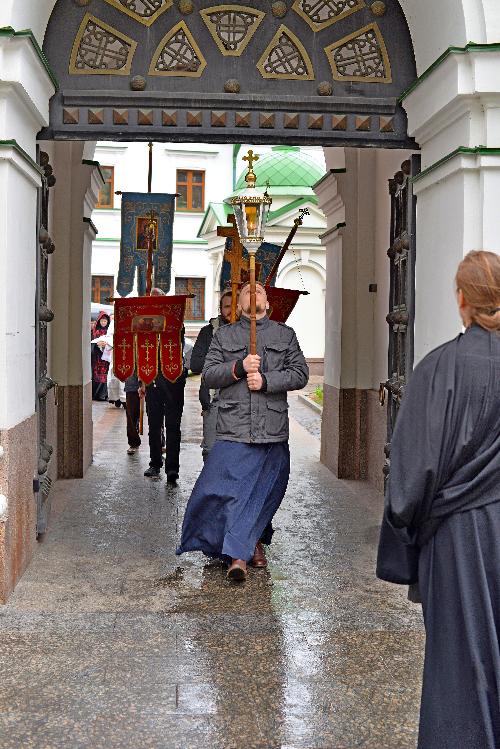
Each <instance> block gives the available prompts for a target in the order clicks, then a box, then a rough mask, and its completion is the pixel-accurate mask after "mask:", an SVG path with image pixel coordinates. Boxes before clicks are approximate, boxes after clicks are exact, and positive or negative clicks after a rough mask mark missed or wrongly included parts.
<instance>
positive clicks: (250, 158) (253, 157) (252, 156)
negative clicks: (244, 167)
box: [243, 149, 259, 187]
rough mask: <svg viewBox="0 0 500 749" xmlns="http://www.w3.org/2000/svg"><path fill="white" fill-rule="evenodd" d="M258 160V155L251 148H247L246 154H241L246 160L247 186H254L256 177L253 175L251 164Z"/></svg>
mask: <svg viewBox="0 0 500 749" xmlns="http://www.w3.org/2000/svg"><path fill="white" fill-rule="evenodd" d="M258 160H259V155H258V154H257V153H254V152H253V151H252V149H250V150H249V152H248V153H247V155H246V156H243V161H248V172H247V174H246V176H245V182H246V183H247V185H248V187H255V183H256V181H257V177H256V176H255V172H254V170H253V164H254V161H258Z"/></svg>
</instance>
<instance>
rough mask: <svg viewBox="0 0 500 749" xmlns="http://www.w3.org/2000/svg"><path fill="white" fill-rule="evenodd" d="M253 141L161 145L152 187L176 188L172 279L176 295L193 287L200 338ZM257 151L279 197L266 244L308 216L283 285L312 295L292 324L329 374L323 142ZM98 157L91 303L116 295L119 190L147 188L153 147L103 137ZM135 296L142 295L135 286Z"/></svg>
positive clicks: (193, 323)
mask: <svg viewBox="0 0 500 749" xmlns="http://www.w3.org/2000/svg"><path fill="white" fill-rule="evenodd" d="M251 147H252V146H250V145H241V144H236V145H234V146H233V145H227V144H217V145H207V144H204V143H193V144H168V143H157V144H155V145H154V147H153V171H152V185H151V189H152V192H166V193H177V194H178V195H179V198H178V199H177V201H176V211H175V215H174V239H173V254H172V284H171V290H170V293H172V294H173V293H175V292H178V293H185V292H188V293H191V294H194V295H195V298H194V299H193V300H189V301H188V307H187V314H186V332H187V335H188V336H190V337H196V334H197V332H198V331H199V329H200V327H201V326H202V325H205V324H206V323H207V322H208V320H210V318H211V317H215V316H216V315H217V314H218V306H219V298H220V273H221V268H222V260H223V255H224V242H225V240H224V238H222V237H218V236H217V227H218V226H229V224H228V223H227V215H228V213H230V210H229V207H228V206H227V204H226V203H225V202H224V201H225V199H226V198H228V197H230V196H231V195H232V194H234V193H237V192H238V191H239V190H241V189H242V187H243V186H244V184H245V183H244V179H243V177H244V174H245V173H246V167H245V162H244V161H243V160H242V159H243V156H245V154H246V152H247V150H248V149H249V148H251ZM253 150H254V151H255V152H256V153H257V154H259V160H258V161H257V162H256V165H255V171H256V174H257V178H258V185H259V186H265V185H266V184H267V183H269V185H270V187H269V193H270V195H271V197H272V199H273V203H272V206H271V213H270V215H269V219H268V222H267V227H266V237H265V238H266V241H267V242H271V243H274V244H278V245H283V244H284V242H285V240H286V237H287V236H288V233H289V231H290V229H291V227H292V226H293V222H294V219H295V218H297V216H298V215H299V214H298V211H299V209H301V208H307V209H308V211H309V215H307V216H305V218H304V223H303V225H302V226H300V227H299V229H298V231H297V234H296V236H295V238H294V242H293V244H292V248H291V249H290V250H289V251H288V252H287V254H286V256H285V258H284V259H283V261H282V263H281V266H280V271H279V274H278V277H277V282H276V283H277V286H283V287H285V288H291V289H300V290H304V291H308V292H309V294H308V295H307V296H303V297H301V298H300V299H299V302H298V304H297V307H296V309H295V310H294V312H293V313H292V316H291V318H290V320H289V323H290V325H292V326H293V327H294V328H295V329H296V331H297V335H298V337H299V340H300V342H301V345H302V348H303V350H304V352H305V355H306V357H307V358H308V360H309V362H310V365H311V366H312V367H313V368H314V370H315V371H317V372H319V373H321V372H322V366H323V358H324V346H325V284H326V255H325V247H324V246H323V245H322V244H321V241H320V239H319V237H320V235H321V234H322V233H323V232H324V231H325V229H326V219H325V216H324V214H323V213H322V211H321V209H320V208H319V207H318V198H317V197H316V195H315V194H314V191H313V189H312V188H313V185H314V184H316V182H318V181H319V180H320V179H321V177H323V175H324V173H325V168H326V167H325V156H324V153H323V149H322V148H319V147H316V148H314V147H312V148H308V147H304V148H302V149H301V148H299V147H297V146H274V147H270V146H258V147H257V146H254V147H253ZM94 159H95V160H96V161H98V162H99V164H100V169H101V172H102V174H103V176H104V178H105V180H106V183H105V185H104V187H103V188H102V189H101V190H100V192H99V198H98V203H97V206H96V208H95V209H94V211H93V212H92V217H91V218H92V221H93V223H94V224H95V226H96V228H97V230H98V234H97V236H96V238H95V239H94V241H93V242H92V301H93V302H94V303H104V304H105V303H106V301H107V299H108V298H110V297H113V296H114V295H115V294H116V291H115V287H116V278H117V274H118V265H119V260H120V235H121V196H120V195H119V194H116V193H120V192H125V191H139V192H140V191H142V190H143V191H146V190H147V186H148V147H147V144H145V143H120V142H116V143H114V142H100V143H98V144H97V146H96V149H95V154H94ZM134 293H135V292H134Z"/></svg>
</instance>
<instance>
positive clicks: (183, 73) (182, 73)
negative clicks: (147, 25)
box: [149, 21, 207, 78]
mask: <svg viewBox="0 0 500 749" xmlns="http://www.w3.org/2000/svg"><path fill="white" fill-rule="evenodd" d="M179 30H182V31H183V32H184V34H185V35H186V38H187V40H188V42H189V44H190V45H191V47H192V48H193V50H194V52H195V53H196V56H197V57H198V59H199V61H200V63H201V65H200V67H199V68H198V70H194V71H189V70H156V64H157V62H158V59H159V57H160V55H161V53H162V52H163V49H164V47H166V46H167V44H168V42H169V41H170V39H171V38H172V37H173V36H175V34H176V33H177V32H178V31H179ZM206 67H207V61H206V60H205V58H204V56H203V53H202V51H201V49H200V48H199V47H198V45H197V44H196V41H195V38H194V36H193V35H192V34H191V32H190V31H189V29H188V27H187V24H186V22H185V21H180V22H179V23H178V24H176V25H175V26H174V27H173V28H171V29H170V31H168V32H167V33H166V34H165V36H164V37H163V39H162V40H161V42H160V43H159V45H158V46H157V48H156V49H155V53H154V55H153V59H152V61H151V65H150V67H149V75H168V76H176V77H182V78H200V76H201V75H202V73H203V71H204V70H205V68H206Z"/></svg>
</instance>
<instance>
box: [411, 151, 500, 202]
mask: <svg viewBox="0 0 500 749" xmlns="http://www.w3.org/2000/svg"><path fill="white" fill-rule="evenodd" d="M487 169H491V170H497V171H500V155H494V154H475V153H457V154H456V155H455V156H453V158H450V159H448V161H445V162H444V163H443V164H441V165H439V166H437V167H436V168H435V169H433V170H432V171H430V172H429V173H428V174H426V175H424V176H423V177H421V178H420V179H418V180H417V181H416V182H414V185H413V192H414V194H415V195H416V196H417V197H418V196H419V195H421V194H422V193H424V192H425V191H426V190H428V189H429V188H431V187H434V186H435V185H436V184H438V183H441V182H444V181H446V180H448V179H450V178H451V177H453V176H455V175H456V174H459V173H463V172H474V171H475V172H479V171H483V170H487Z"/></svg>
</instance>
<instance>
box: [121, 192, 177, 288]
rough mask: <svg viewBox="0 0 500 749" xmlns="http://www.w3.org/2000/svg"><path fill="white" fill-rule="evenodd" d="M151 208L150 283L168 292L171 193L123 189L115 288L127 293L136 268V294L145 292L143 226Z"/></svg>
mask: <svg viewBox="0 0 500 749" xmlns="http://www.w3.org/2000/svg"><path fill="white" fill-rule="evenodd" d="M151 211H154V215H155V224H156V236H155V239H154V241H153V270H154V276H153V279H154V280H153V285H154V286H156V287H158V288H159V289H161V290H162V291H164V292H165V294H168V292H169V291H170V280H171V271H172V244H173V225H174V211H175V195H170V194H168V193H159V192H152V193H144V192H124V193H123V196H122V238H121V245H120V267H119V270H118V281H117V284H116V290H117V291H118V293H119V294H120V296H122V297H123V296H128V295H129V294H130V293H131V292H132V290H133V288H134V276H135V271H136V269H137V295H138V296H144V295H145V293H146V272H147V267H148V239H147V233H146V229H147V226H148V224H149V223H150V221H151Z"/></svg>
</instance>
